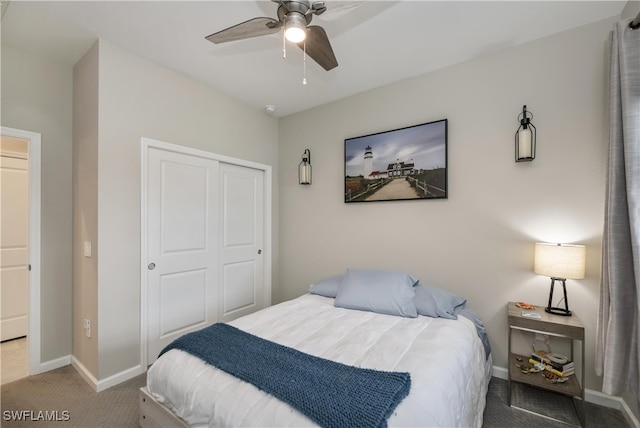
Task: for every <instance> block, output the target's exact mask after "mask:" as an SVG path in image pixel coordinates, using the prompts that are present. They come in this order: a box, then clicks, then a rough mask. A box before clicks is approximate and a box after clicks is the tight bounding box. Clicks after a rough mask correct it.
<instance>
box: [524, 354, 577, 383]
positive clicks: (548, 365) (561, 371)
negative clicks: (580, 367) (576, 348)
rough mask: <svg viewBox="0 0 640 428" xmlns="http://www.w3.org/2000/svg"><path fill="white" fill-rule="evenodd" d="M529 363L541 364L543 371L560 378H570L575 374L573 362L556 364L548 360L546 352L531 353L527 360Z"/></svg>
mask: <svg viewBox="0 0 640 428" xmlns="http://www.w3.org/2000/svg"><path fill="white" fill-rule="evenodd" d="M529 363H530V364H542V366H543V367H544V369H545V370H547V371H549V372H551V373H553V374H555V375H558V376H562V377H567V376H571V375H572V374H575V372H576V366H575V364H574V362H573V361H567V362H566V363H558V362H556V361H553V360H552V359H551V358H549V353H548V352H546V351H536V352H533V353H532V354H531V358H529Z"/></svg>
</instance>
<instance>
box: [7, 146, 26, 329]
mask: <svg viewBox="0 0 640 428" xmlns="http://www.w3.org/2000/svg"><path fill="white" fill-rule="evenodd" d="M28 168H29V164H28V161H27V159H26V158H24V159H21V158H17V157H11V156H0V198H1V200H0V207H1V211H0V218H1V219H2V221H1V223H2V225H1V229H0V287H1V288H0V308H1V309H0V311H1V312H0V313H1V314H2V317H1V320H0V332H1V337H2V340H3V341H4V340H9V339H14V338H16V337H22V336H26V335H27V310H28V297H29V270H28V266H29V251H28V242H29V221H28V219H29V178H28Z"/></svg>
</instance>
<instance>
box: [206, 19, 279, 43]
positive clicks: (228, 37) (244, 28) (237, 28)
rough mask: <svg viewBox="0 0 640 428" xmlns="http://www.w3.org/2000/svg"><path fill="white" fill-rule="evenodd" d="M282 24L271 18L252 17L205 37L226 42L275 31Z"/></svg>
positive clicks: (212, 40)
mask: <svg viewBox="0 0 640 428" xmlns="http://www.w3.org/2000/svg"><path fill="white" fill-rule="evenodd" d="M280 27H282V24H281V23H280V21H278V20H277V19H273V18H264V17H263V18H253V19H250V20H248V21H245V22H241V23H240V24H237V25H234V26H233V27H229V28H226V29H224V30H221V31H218V32H217V33H213V34H211V35H210V36H207V37H205V39H207V40H209V41H210V42H213V43H226V42H233V41H235V40H242V39H249V38H251V37H258V36H266V35H268V34H273V33H277V32H278V31H279V30H280Z"/></svg>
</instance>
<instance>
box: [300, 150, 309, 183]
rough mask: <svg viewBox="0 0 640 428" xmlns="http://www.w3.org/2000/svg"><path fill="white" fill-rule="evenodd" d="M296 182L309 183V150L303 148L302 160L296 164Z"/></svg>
mask: <svg viewBox="0 0 640 428" xmlns="http://www.w3.org/2000/svg"><path fill="white" fill-rule="evenodd" d="M298 182H299V183H300V184H311V152H310V151H309V149H305V150H304V153H302V162H300V165H298Z"/></svg>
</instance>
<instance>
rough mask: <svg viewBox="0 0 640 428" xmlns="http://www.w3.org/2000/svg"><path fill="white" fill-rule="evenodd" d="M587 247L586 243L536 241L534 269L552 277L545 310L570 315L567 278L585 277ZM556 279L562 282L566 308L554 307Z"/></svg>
mask: <svg viewBox="0 0 640 428" xmlns="http://www.w3.org/2000/svg"><path fill="white" fill-rule="evenodd" d="M585 255H586V248H585V246H584V245H569V244H548V243H536V249H535V255H534V264H533V271H534V272H535V273H537V274H538V275H544V276H548V277H550V278H551V289H550V290H549V304H548V305H547V307H546V308H545V311H546V312H548V313H550V314H555V315H565V316H570V315H571V311H570V310H569V301H568V300H567V284H566V281H567V279H582V278H584V270H585ZM556 281H560V282H562V291H563V293H564V308H561V307H553V306H552V303H551V301H552V299H553V287H554V285H555V282H556Z"/></svg>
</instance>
